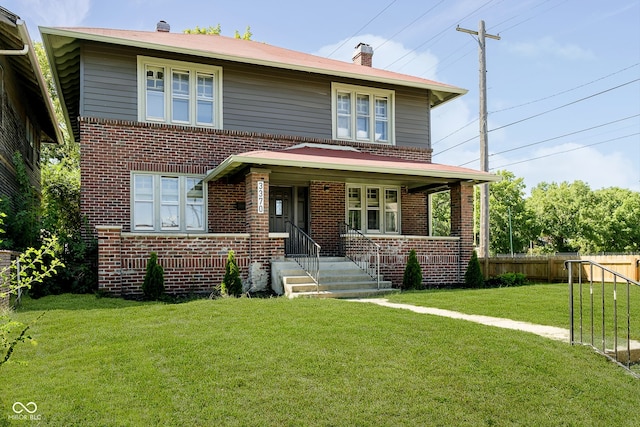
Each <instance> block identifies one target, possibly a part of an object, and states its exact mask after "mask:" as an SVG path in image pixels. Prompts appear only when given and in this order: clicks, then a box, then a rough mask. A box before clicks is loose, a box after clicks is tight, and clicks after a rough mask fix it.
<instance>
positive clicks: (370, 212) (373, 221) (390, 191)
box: [347, 185, 400, 234]
mask: <svg viewBox="0 0 640 427" xmlns="http://www.w3.org/2000/svg"><path fill="white" fill-rule="evenodd" d="M347 223H348V224H349V226H350V227H351V228H354V229H356V230H360V231H362V232H363V233H381V234H397V233H399V232H400V189H399V188H398V187H386V186H383V187H380V186H370V185H348V186H347Z"/></svg>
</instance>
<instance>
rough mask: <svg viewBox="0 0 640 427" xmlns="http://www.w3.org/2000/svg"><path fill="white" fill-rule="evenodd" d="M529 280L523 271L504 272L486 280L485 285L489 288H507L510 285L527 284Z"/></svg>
mask: <svg viewBox="0 0 640 427" xmlns="http://www.w3.org/2000/svg"><path fill="white" fill-rule="evenodd" d="M528 284H529V281H528V280H527V276H526V275H525V274H524V273H504V274H501V275H499V276H496V277H492V278H490V279H488V280H487V281H486V286H487V287H490V288H507V287H512V286H524V285H528Z"/></svg>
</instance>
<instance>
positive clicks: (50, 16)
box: [23, 0, 91, 27]
mask: <svg viewBox="0 0 640 427" xmlns="http://www.w3.org/2000/svg"><path fill="white" fill-rule="evenodd" d="M23 1H24V5H25V8H26V9H29V10H30V11H31V14H32V15H33V16H34V17H35V18H36V23H37V24H38V25H44V26H57V27H76V26H80V25H82V23H83V21H84V19H85V18H86V17H87V15H88V14H89V10H90V8H91V0H23Z"/></svg>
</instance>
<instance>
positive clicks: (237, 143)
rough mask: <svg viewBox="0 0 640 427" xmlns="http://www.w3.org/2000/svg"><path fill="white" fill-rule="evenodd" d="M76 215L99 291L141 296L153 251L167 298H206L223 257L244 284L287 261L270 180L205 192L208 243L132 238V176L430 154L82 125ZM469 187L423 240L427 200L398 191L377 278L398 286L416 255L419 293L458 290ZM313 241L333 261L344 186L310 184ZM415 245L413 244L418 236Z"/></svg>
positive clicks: (254, 176)
mask: <svg viewBox="0 0 640 427" xmlns="http://www.w3.org/2000/svg"><path fill="white" fill-rule="evenodd" d="M80 133H81V167H82V190H81V207H82V211H83V213H84V214H86V215H87V217H88V220H89V223H90V224H91V225H92V226H93V227H94V228H95V233H96V235H97V237H98V244H99V286H100V289H102V290H104V291H106V292H109V293H112V294H116V295H127V294H138V293H140V292H141V285H142V282H143V279H144V272H145V267H146V261H147V260H148V258H149V255H150V253H151V252H156V253H157V254H158V259H159V262H160V264H161V265H162V266H163V267H164V269H165V287H166V289H167V291H168V292H170V293H186V292H207V291H210V290H211V289H212V288H213V286H215V285H218V284H219V283H220V282H221V280H222V276H223V274H224V263H225V261H226V256H227V253H228V251H229V250H233V251H234V252H235V253H236V259H237V260H238V263H239V266H240V269H241V274H242V277H243V280H244V281H245V282H252V281H253V280H258V278H261V279H260V280H264V277H268V276H269V275H268V271H269V270H270V261H271V260H273V259H277V258H282V257H284V239H283V238H281V237H279V238H271V237H269V214H268V200H269V184H270V182H269V179H270V173H269V170H266V169H259V168H256V169H252V170H250V171H243V172H242V173H241V174H238V175H236V176H232V177H229V179H228V180H227V179H223V180H220V181H218V182H214V183H209V184H208V186H207V194H208V211H207V214H208V232H209V233H210V234H190V235H185V234H182V235H181V234H176V235H169V234H156V235H154V234H145V233H131V229H130V222H131V219H130V215H131V213H130V209H131V199H130V198H131V196H130V186H131V173H132V172H133V171H148V172H165V173H185V174H186V173H190V174H205V173H206V172H207V171H208V170H210V169H212V168H214V167H215V166H217V165H218V164H220V163H221V162H222V161H223V160H224V159H225V158H227V157H228V156H229V155H231V154H237V153H241V152H246V151H252V150H263V149H267V150H278V149H283V148H286V147H289V146H293V145H296V144H300V143H305V142H306V143H323V144H333V145H351V146H355V147H356V148H358V149H360V150H361V151H363V152H368V153H373V154H381V155H387V156H395V157H399V158H403V159H408V160H416V159H418V160H423V161H430V159H431V151H430V150H425V149H417V148H403V147H393V146H384V145H378V144H353V143H348V144H347V143H341V142H338V141H332V140H316V139H308V138H298V137H284V136H271V135H264V134H251V133H244V132H234V131H221V130H210V129H199V128H192V127H181V126H173V125H164V124H148V123H137V122H123V121H117V120H104V119H93V118H82V119H80ZM258 182H263V183H264V209H265V211H264V213H262V212H258V197H257V188H258ZM472 190H473V187H472V186H469V185H466V184H465V185H463V186H459V185H458V186H457V187H454V188H452V189H451V194H452V234H453V235H454V236H457V237H458V238H450V239H437V238H428V237H425V235H426V234H427V232H428V225H427V209H426V196H425V195H424V194H420V193H419V194H409V193H407V191H406V189H405V188H403V189H402V193H401V203H402V208H401V209H402V211H401V214H402V224H401V225H402V230H403V236H398V237H393V238H389V237H381V238H379V239H376V240H379V243H380V244H381V245H382V246H383V248H384V250H383V253H382V260H383V261H382V266H383V270H382V273H383V274H384V276H385V278H388V279H390V280H392V281H393V283H394V286H400V284H401V282H402V273H403V271H404V266H405V264H406V256H407V254H408V252H409V250H410V249H416V251H417V252H418V255H419V260H420V261H421V265H422V267H423V274H424V277H425V278H424V283H425V285H426V286H437V285H442V284H455V283H459V282H460V281H461V275H460V272H461V271H463V267H462V266H463V265H464V266H465V267H466V262H468V259H469V257H470V254H471V249H472V244H473V236H472V208H473V204H472V202H473V199H472V198H473V192H472ZM309 208H310V212H311V215H310V217H311V221H310V227H309V228H310V234H311V236H312V237H313V238H314V239H315V240H316V241H317V242H318V243H319V244H320V245H321V246H322V255H324V256H330V255H338V254H339V253H340V238H339V224H340V223H342V222H344V220H345V184H344V183H340V182H321V181H312V182H310V183H309ZM416 236H418V237H416Z"/></svg>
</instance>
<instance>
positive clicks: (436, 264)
mask: <svg viewBox="0 0 640 427" xmlns="http://www.w3.org/2000/svg"><path fill="white" fill-rule="evenodd" d="M373 240H374V241H375V242H376V243H377V244H379V245H380V274H382V276H383V277H384V279H385V280H390V281H391V282H392V283H393V287H395V288H399V287H401V285H402V276H403V275H404V269H405V266H406V265H407V258H408V257H409V251H411V249H414V250H415V251H416V254H417V256H418V262H419V263H420V267H421V268H422V284H423V285H424V287H426V288H432V287H441V286H454V285H457V284H459V283H461V282H462V277H461V276H460V269H459V263H460V256H459V250H460V249H459V248H460V240H459V239H457V238H454V237H448V238H447V237H445V238H442V237H440V238H438V237H416V236H399V237H397V238H393V239H392V238H388V237H380V238H373Z"/></svg>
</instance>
